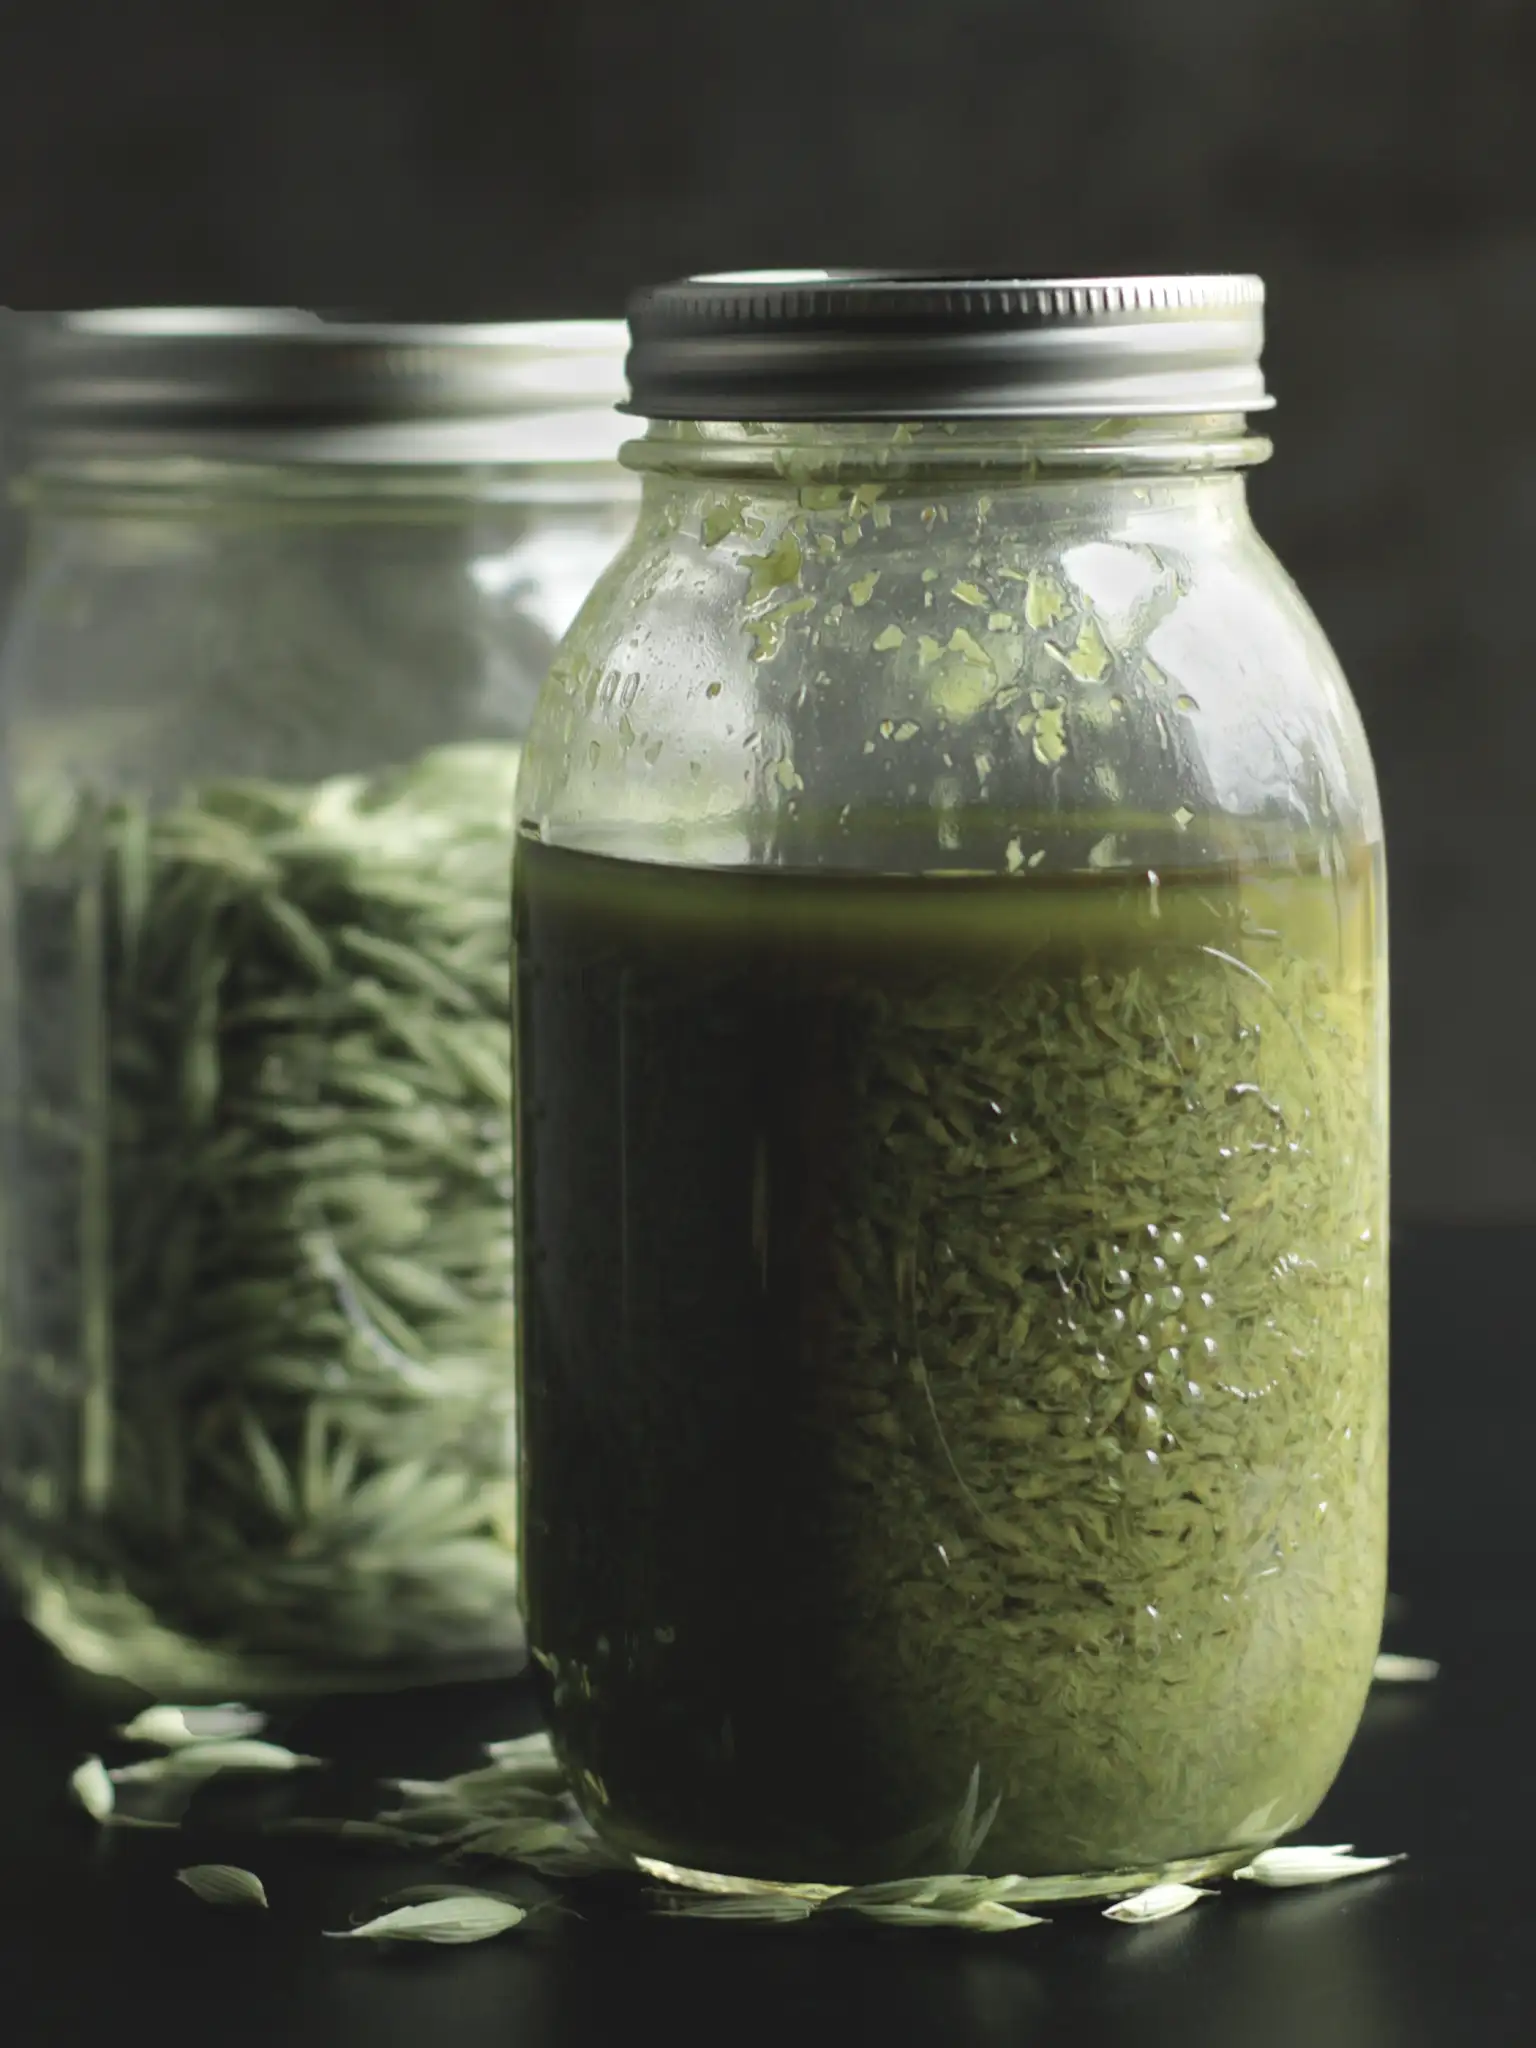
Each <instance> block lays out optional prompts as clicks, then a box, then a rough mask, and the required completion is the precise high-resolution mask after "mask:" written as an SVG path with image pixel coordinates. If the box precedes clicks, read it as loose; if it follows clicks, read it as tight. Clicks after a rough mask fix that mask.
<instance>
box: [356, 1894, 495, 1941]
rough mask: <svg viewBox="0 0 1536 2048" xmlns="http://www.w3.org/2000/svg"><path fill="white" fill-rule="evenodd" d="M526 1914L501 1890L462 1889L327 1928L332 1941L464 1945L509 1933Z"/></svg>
mask: <svg viewBox="0 0 1536 2048" xmlns="http://www.w3.org/2000/svg"><path fill="white" fill-rule="evenodd" d="M527 1918H528V1910H527V1908H526V1907H525V1906H519V1905H518V1904H516V1902H515V1901H514V1900H512V1899H504V1898H502V1897H501V1896H500V1895H499V1894H498V1893H495V1892H473V1891H463V1892H456V1893H453V1894H451V1895H450V1896H448V1897H446V1898H443V1897H438V1898H431V1899H423V1900H421V1901H420V1902H419V1903H418V1904H416V1905H413V1906H396V1907H394V1908H393V1909H392V1910H391V1911H390V1912H387V1913H380V1914H378V1915H376V1916H375V1917H374V1918H373V1919H371V1920H365V1921H363V1922H362V1924H361V1925H360V1926H358V1927H340V1928H333V1929H330V1930H328V1932H329V1938H330V1939H331V1940H332V1941H383V1942H396V1941H405V1942H412V1941H420V1942H429V1943H432V1944H434V1945H437V1946H442V1947H462V1946H463V1945H465V1944H466V1943H468V1942H474V1941H491V1940H493V1939H494V1938H495V1936H497V1935H498V1934H509V1933H510V1932H511V1931H512V1929H513V1928H514V1927H521V1926H522V1924H523V1922H524V1921H525V1920H526V1919H527Z"/></svg>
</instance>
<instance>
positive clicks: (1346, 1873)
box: [1232, 1842, 1403, 1891]
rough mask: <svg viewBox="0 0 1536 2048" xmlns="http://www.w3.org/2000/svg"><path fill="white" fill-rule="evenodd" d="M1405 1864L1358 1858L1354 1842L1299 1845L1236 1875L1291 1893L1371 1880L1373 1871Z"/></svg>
mask: <svg viewBox="0 0 1536 2048" xmlns="http://www.w3.org/2000/svg"><path fill="white" fill-rule="evenodd" d="M1402 1861H1403V1858H1402V1857H1401V1856H1400V1855H1398V1856H1357V1855H1355V1853H1354V1844H1353V1842H1338V1843H1335V1844H1334V1846H1333V1847H1332V1848H1327V1849H1313V1848H1308V1847H1307V1846H1306V1845H1305V1844H1303V1843H1299V1842H1298V1843H1294V1844H1288V1845H1287V1846H1285V1847H1283V1848H1279V1849H1265V1850H1264V1851H1263V1852H1262V1854H1260V1855H1258V1856H1255V1857H1254V1859H1253V1861H1252V1862H1251V1863H1245V1864H1244V1865H1243V1867H1242V1869H1241V1870H1235V1871H1234V1872H1233V1873H1232V1874H1233V1876H1234V1877H1237V1878H1242V1879H1244V1880H1245V1881H1247V1882H1248V1883H1251V1884H1261V1885H1265V1886H1267V1887H1268V1888H1269V1889H1270V1890H1271V1891H1289V1890H1291V1889H1292V1888H1293V1887H1294V1886H1297V1885H1304V1884H1337V1883H1338V1882H1339V1880H1340V1879H1341V1878H1346V1877H1369V1876H1370V1875H1371V1874H1372V1872H1373V1871H1377V1870H1386V1869H1387V1868H1389V1866H1390V1865H1392V1864H1394V1863H1401V1862H1402Z"/></svg>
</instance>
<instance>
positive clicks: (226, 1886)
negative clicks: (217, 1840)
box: [176, 1863, 268, 1906]
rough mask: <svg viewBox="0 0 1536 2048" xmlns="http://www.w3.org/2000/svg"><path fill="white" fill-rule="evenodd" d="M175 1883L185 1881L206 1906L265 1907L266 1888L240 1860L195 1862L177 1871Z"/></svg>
mask: <svg viewBox="0 0 1536 2048" xmlns="http://www.w3.org/2000/svg"><path fill="white" fill-rule="evenodd" d="M176 1882H177V1883H178V1884H184V1885H185V1886H186V1888H187V1890H188V1891H189V1892H191V1893H192V1894H193V1896H194V1897H195V1898H199V1899H201V1900H202V1901H203V1904H204V1905H205V1906H265V1905H266V1904H267V1903H268V1900H267V1888H266V1886H265V1885H264V1884H263V1883H262V1881H261V1879H260V1878H259V1877H258V1876H257V1875H256V1873H255V1871H254V1870H242V1869H241V1867H240V1865H239V1864H238V1863H193V1864H190V1865H189V1866H188V1867H187V1869H185V1870H178V1871H177V1873H176Z"/></svg>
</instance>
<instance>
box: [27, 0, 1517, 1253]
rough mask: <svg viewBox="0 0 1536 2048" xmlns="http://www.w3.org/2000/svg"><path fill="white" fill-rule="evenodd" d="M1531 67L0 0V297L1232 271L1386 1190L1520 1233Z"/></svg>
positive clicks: (1401, 1208) (1036, 12) (1407, 1209)
mask: <svg viewBox="0 0 1536 2048" xmlns="http://www.w3.org/2000/svg"><path fill="white" fill-rule="evenodd" d="M1533 89H1536V8H1532V7H1531V6H1530V5H1529V4H1528V0H1456V4H1451V0H1330V4H1326V5H1323V4H1309V0H1159V4H1153V0H1070V4H1068V0H1048V4H1047V0H750V4H747V0H736V4H729V0H651V4H646V0H560V4H558V5H545V4H540V5H530V4H529V0H431V4H430V5H428V4H426V0H418V4H406V0H374V4H372V5H364V4H362V0H352V4H348V0H262V4H259V5H258V4H252V0H225V4H218V0H32V4H28V5H18V4H16V0H9V4H6V5H4V6H3V7H0V300H3V301H7V302H9V303H10V304H12V305H17V306H44V305H68V304H81V303H96V304H101V303H111V302H114V301H117V302H124V301H126V302H130V303H133V302H144V301H177V300H180V301H193V302H210V301H212V302H215V303H220V302H229V301H234V302H240V301H255V302H276V303H280V304H295V303H297V304H319V305H322V306H325V307H329V308H334V309H344V310H351V311H358V312H393V313H398V314H401V315H415V316H441V317H458V316H512V317H517V316H523V315H547V314H552V313H562V312H571V313H606V312H613V311H616V310H617V309H618V308H619V306H620V304H621V301H622V299H623V296H624V293H625V291H626V289H627V288H628V287H629V286H630V285H632V284H633V283H636V282H638V281H642V280H645V279H648V278H655V277H658V276H665V275H670V274H675V273H678V272H681V271H685V270H691V269H703V268H726V267H730V268H740V267H762V266H769V265H783V264H788V265H801V264H807V263H810V264H816V263H856V264H890V265H896V266H912V267H918V266H941V267H944V268H950V269H961V268H965V267H968V266H969V267H974V268H976V269H978V270H985V269H992V270H994V271H1002V272H1009V273H1014V274H1018V273H1029V272H1032V271H1033V272H1046V273H1050V272H1062V271H1072V270H1080V271H1081V270H1087V271H1093V270H1113V269H1117V268H1118V269H1134V268H1150V269H1156V268H1165V267H1166V268H1221V267H1233V268H1253V269H1257V270H1260V271H1262V272H1263V273H1264V275H1265V276H1266V278H1267V279H1268V282H1269V285H1270V292H1271V342H1270V348H1269V354H1268V362H1269V370H1270V375H1271V381H1272V385H1273V387H1274V389H1275V390H1276V391H1277V392H1278V394H1279V399H1280V409H1279V411H1278V413H1277V414H1276V415H1275V416H1274V422H1273V424H1274V431H1275V433H1276V436H1277V439H1278V447H1279V453H1278V457H1277V460H1276V462H1275V464H1274V466H1273V468H1272V469H1271V470H1270V471H1268V472H1266V473H1263V474H1261V475H1260V477H1259V478H1258V480H1257V482H1256V485H1255V497H1256V500H1257V506H1258V512H1259V516H1260V519H1261V522H1262V524H1263V525H1264V527H1265V529H1266V531H1267V532H1268V534H1269V536H1270V538H1271V539H1272V541H1273V542H1274V543H1275V545H1276V546H1277V547H1278V549H1279V551H1280V553H1281V555H1282V556H1283V558H1284V560H1285V561H1286V562H1287V564H1288V565H1289V567H1290V568H1291V570H1292V571H1293V573H1294V574H1295V575H1296V577H1297V578H1298V580H1299V581H1300V583H1301V585H1302V587H1303V589H1304V590H1305V591H1306V593H1307V594H1308V596H1309V597H1310V599H1311V601H1312V603H1313V604H1314V606H1315V607H1316V608H1317V610H1318V611H1319V612H1320V613H1321V615H1322V618H1323V621H1324V623H1325V625H1326V626H1327V628H1328V630H1329V632H1330V633H1331V635H1332V636H1333V639H1334V641H1335V643H1336V645H1337V647H1338V649H1339V651H1340V654H1341V655H1342V657H1343V660H1344V664H1345V667H1346V669H1347V671H1348V673H1349V674H1350V676H1351V678H1352V679H1353V682H1354V685H1355V688H1356V691H1357V693H1358V695H1359V697H1360V700H1361V703H1362V705H1363V708H1364V711H1365V715H1366V720H1367V723H1368V725H1369V728H1370V732H1371V737H1372V740H1373V743H1374V746H1375V750H1376V758H1377V761H1378V764H1379V767H1380V771H1381V776H1382V781H1383V785H1384V790H1385V798H1386V809H1387V818H1388V827H1389V833H1390V841H1391V858H1392V889H1393V912H1394V918H1395V933H1394V943H1395V962H1394V968H1395V977H1396V1003H1395V1032H1396V1048H1395V1053H1396V1097H1395V1120H1396V1155H1395V1156H1396V1198H1397V1210H1398V1214H1399V1216H1400V1217H1402V1218H1404V1219H1406V1220H1410V1221H1412V1220H1418V1221H1421V1222H1445V1221H1451V1220H1459V1221H1476V1220H1486V1219H1502V1220H1506V1221H1515V1220H1532V1219H1536V1062H1533V1060H1532V1059H1531V1058H1530V1056H1529V1051H1528V1041H1529V1035H1530V1017H1531V1009H1532V997H1533V994H1536V958H1533V951H1532V947H1531V945H1530V941H1529V926H1530V917H1529V911H1528V907H1527V906H1528V904H1529V902H1530V897H1529V892H1528V886H1527V871H1528V868H1529V865H1530V861H1531V852H1530V845H1529V839H1528V820H1529V819H1530V818H1531V816H1532V812H1533V808H1536V807H1533V804H1532V799H1531V788H1532V781H1533V774H1532V766H1531V760H1532V750H1533V746H1536V689H1533V681H1532V677H1531V674H1530V672H1529V671H1530V665H1531V660H1530V657H1531V637H1532V623H1531V622H1532V587H1533V580H1536V579H1533V564H1532V560H1531V557H1532V552H1533V541H1536V91H1533Z"/></svg>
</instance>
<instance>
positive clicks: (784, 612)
mask: <svg viewBox="0 0 1536 2048" xmlns="http://www.w3.org/2000/svg"><path fill="white" fill-rule="evenodd" d="M815 609H816V600H815V598H814V597H793V598H790V599H789V600H788V601H787V602H786V603H784V604H780V605H775V606H774V608H773V610H772V611H768V612H762V613H760V614H759V615H758V616H757V617H756V618H755V619H749V620H748V621H747V623H746V632H747V634H748V636H749V638H750V639H751V640H752V643H753V646H752V659H753V660H754V661H772V660H774V659H775V657H776V656H777V655H778V654H779V653H780V652H781V651H782V649H783V646H784V633H785V629H786V628H787V626H788V625H789V622H790V620H791V619H793V618H798V617H799V616H800V614H801V613H803V612H809V611H814V610H815Z"/></svg>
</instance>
